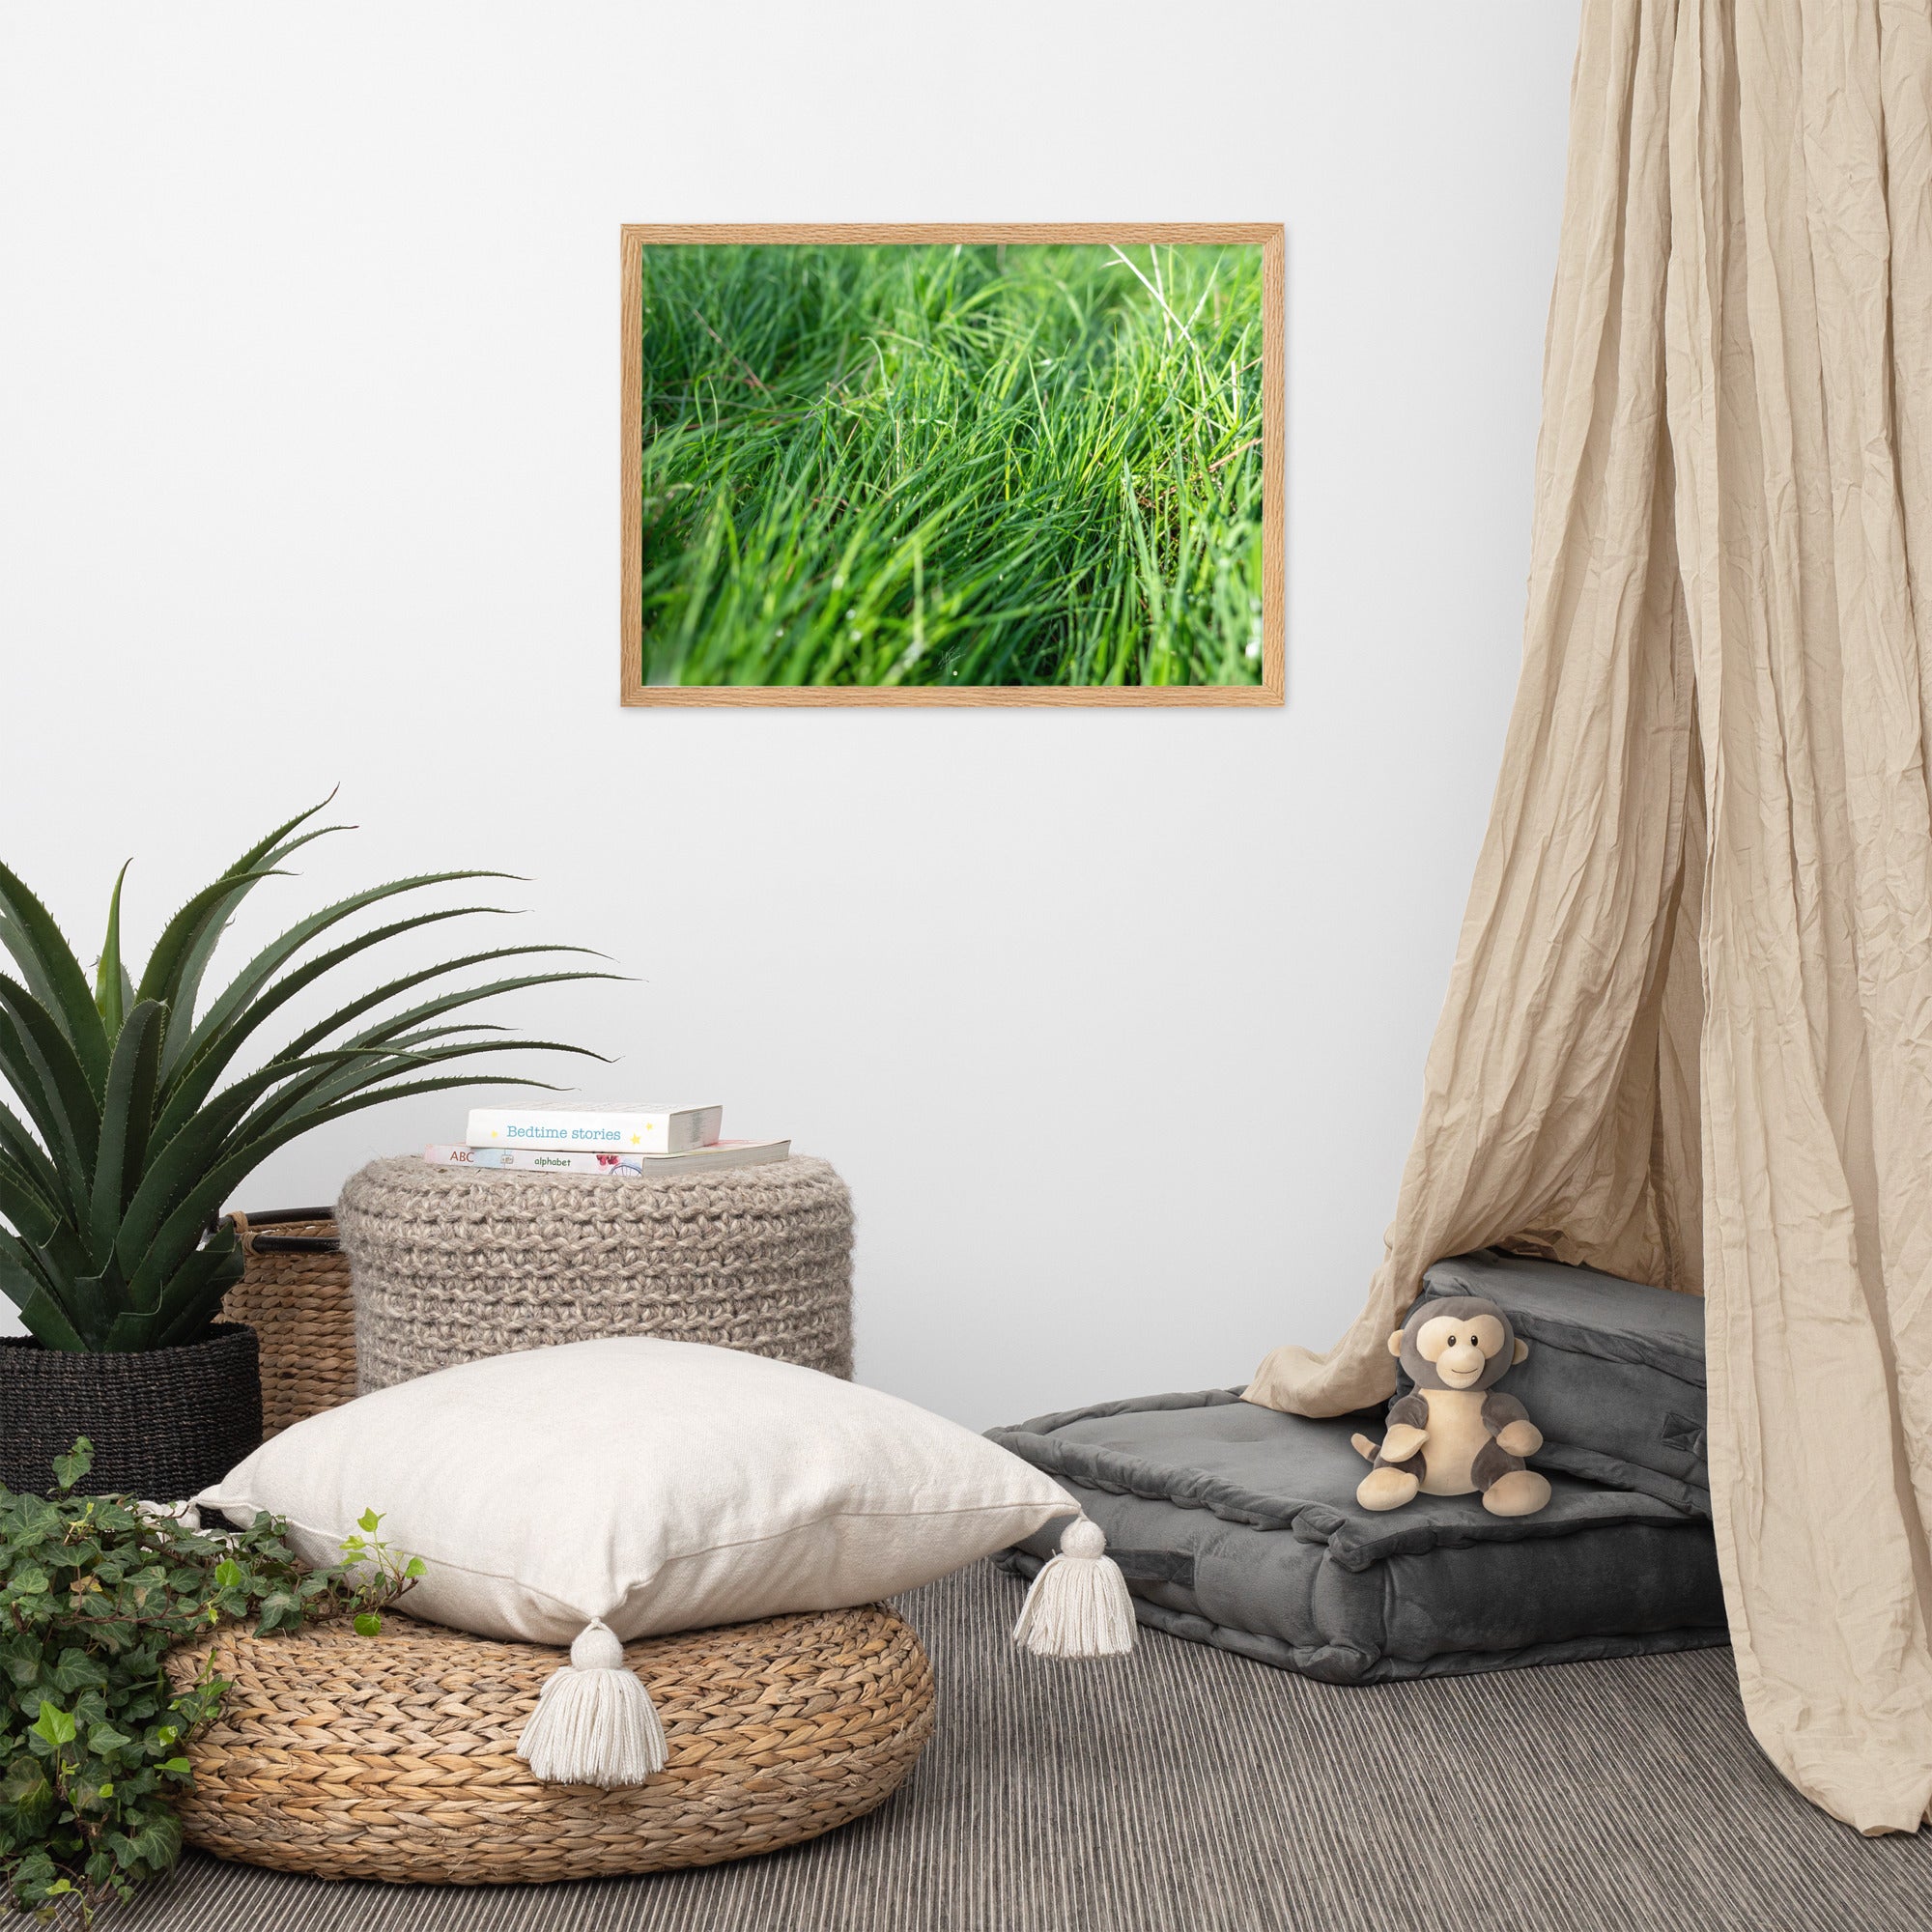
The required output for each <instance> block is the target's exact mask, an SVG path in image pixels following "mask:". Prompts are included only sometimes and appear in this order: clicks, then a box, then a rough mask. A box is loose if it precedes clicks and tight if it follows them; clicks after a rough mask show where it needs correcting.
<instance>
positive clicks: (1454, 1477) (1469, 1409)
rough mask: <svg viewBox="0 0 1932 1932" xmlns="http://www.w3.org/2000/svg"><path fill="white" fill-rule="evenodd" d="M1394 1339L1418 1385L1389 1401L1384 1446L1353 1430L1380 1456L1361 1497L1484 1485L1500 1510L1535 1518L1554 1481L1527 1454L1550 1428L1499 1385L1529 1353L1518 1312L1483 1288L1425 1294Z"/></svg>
mask: <svg viewBox="0 0 1932 1932" xmlns="http://www.w3.org/2000/svg"><path fill="white" fill-rule="evenodd" d="M1388 1346H1389V1353H1390V1354H1391V1355H1395V1356H1397V1357H1399V1358H1400V1360H1401V1362H1402V1366H1403V1371H1404V1373H1405V1374H1406V1376H1407V1377H1408V1378H1409V1380H1410V1381H1412V1382H1413V1383H1414V1384H1415V1388H1414V1392H1413V1393H1412V1394H1409V1395H1406V1396H1401V1397H1398V1398H1397V1400H1396V1401H1394V1402H1392V1403H1390V1404H1389V1408H1388V1421H1389V1428H1388V1434H1387V1435H1384V1436H1383V1437H1382V1440H1381V1444H1380V1446H1379V1448H1378V1446H1377V1445H1376V1444H1375V1443H1374V1442H1372V1441H1370V1440H1369V1438H1368V1437H1367V1436H1366V1435H1357V1436H1355V1437H1354V1438H1353V1440H1354V1444H1355V1447H1356V1448H1357V1449H1358V1450H1359V1451H1360V1452H1361V1453H1362V1454H1363V1455H1364V1456H1366V1457H1367V1458H1368V1459H1369V1460H1370V1462H1372V1463H1374V1464H1375V1467H1374V1468H1372V1469H1371V1470H1370V1471H1369V1473H1368V1474H1367V1475H1366V1476H1364V1477H1363V1478H1362V1481H1361V1487H1360V1488H1359V1489H1357V1490H1356V1492H1355V1500H1356V1501H1357V1502H1358V1503H1360V1504H1361V1506H1362V1507H1363V1508H1364V1509H1372V1510H1392V1509H1400V1508H1401V1507H1402V1506H1403V1504H1404V1503H1406V1502H1407V1501H1409V1500H1410V1499H1411V1498H1412V1497H1413V1496H1414V1495H1415V1494H1416V1493H1417V1492H1421V1493H1423V1494H1425V1495H1432V1496H1466V1495H1468V1494H1470V1493H1471V1492H1481V1494H1482V1498H1483V1507H1484V1508H1485V1509H1486V1510H1488V1511H1489V1512H1490V1513H1491V1515H1492V1516H1534V1515H1535V1514H1536V1512H1537V1511H1538V1510H1540V1509H1541V1508H1542V1507H1543V1506H1544V1504H1545V1503H1547V1502H1548V1500H1549V1484H1548V1481H1547V1480H1546V1479H1545V1478H1544V1477H1542V1476H1540V1475H1538V1474H1537V1472H1536V1471H1535V1470H1534V1469H1528V1468H1525V1467H1524V1466H1523V1458H1524V1457H1525V1456H1534V1455H1535V1454H1536V1452H1537V1451H1538V1450H1539V1449H1541V1448H1542V1447H1543V1432H1542V1430H1540V1429H1539V1428H1537V1426H1536V1424H1535V1423H1533V1422H1532V1421H1530V1419H1529V1412H1528V1410H1527V1409H1525V1408H1524V1407H1523V1406H1522V1404H1521V1403H1520V1402H1519V1401H1517V1399H1516V1397H1515V1396H1513V1395H1503V1394H1501V1393H1500V1392H1499V1391H1498V1390H1496V1388H1495V1387H1494V1384H1495V1383H1497V1382H1499V1381H1500V1380H1501V1379H1502V1378H1503V1377H1504V1376H1506V1375H1507V1374H1508V1373H1509V1371H1510V1370H1511V1369H1513V1368H1514V1367H1515V1366H1516V1365H1517V1363H1519V1362H1520V1361H1521V1360H1522V1359H1523V1358H1524V1357H1525V1356H1526V1355H1527V1354H1528V1353H1529V1344H1528V1343H1527V1342H1519V1341H1518V1340H1517V1338H1516V1330H1515V1329H1514V1328H1513V1327H1511V1325H1510V1319H1509V1317H1508V1316H1507V1315H1505V1314H1504V1313H1503V1312H1502V1310H1501V1309H1500V1308H1498V1307H1497V1306H1496V1304H1495V1303H1494V1302H1493V1301H1488V1300H1485V1299H1484V1298H1483V1297H1482V1296H1481V1295H1475V1294H1454V1295H1446V1296H1443V1297H1441V1298H1439V1299H1437V1300H1435V1301H1419V1302H1417V1303H1416V1305H1415V1306H1414V1307H1413V1308H1412V1309H1410V1310H1409V1314H1408V1320H1407V1321H1405V1322H1404V1323H1403V1325H1402V1326H1401V1327H1400V1328H1398V1329H1397V1330H1396V1331H1395V1333H1394V1334H1393V1335H1391V1336H1390V1337H1389V1345H1388Z"/></svg>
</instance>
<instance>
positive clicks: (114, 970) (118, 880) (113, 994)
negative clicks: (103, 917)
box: [94, 859, 134, 1041]
mask: <svg viewBox="0 0 1932 1932" xmlns="http://www.w3.org/2000/svg"><path fill="white" fill-rule="evenodd" d="M133 863H134V862H133V860H131V859H129V860H128V861H126V862H125V863H124V864H123V866H122V867H121V869H120V870H119V871H118V872H117V873H115V875H114V895H113V897H112V898H110V899H109V900H108V901H107V937H106V938H105V939H104V940H102V941H101V943H100V963H99V965H98V966H97V967H96V968H95V969H94V1007H95V1010H96V1011H97V1012H98V1013H99V1015H100V1024H101V1026H102V1027H103V1028H104V1029H105V1031H106V1034H107V1037H108V1039H109V1040H110V1041H111V1040H112V1039H113V1038H114V1037H115V1036H116V1035H117V1034H118V1033H120V1031H121V1021H122V1018H123V1016H124V1014H125V1012H126V1007H125V1005H124V994H125V989H126V986H127V981H128V974H127V969H126V968H125V967H124V966H123V965H122V964H121V887H122V883H123V881H124V880H126V878H127V876H128V867H129V866H131V865H132V864H133Z"/></svg>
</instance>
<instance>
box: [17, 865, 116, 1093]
mask: <svg viewBox="0 0 1932 1932" xmlns="http://www.w3.org/2000/svg"><path fill="white" fill-rule="evenodd" d="M0 946H4V947H5V948H6V949H7V951H8V952H11V953H12V954H13V955H14V961H15V963H16V964H17V965H18V966H19V968H20V974H21V977H22V978H23V979H24V980H26V982H27V984H28V985H29V986H30V987H32V988H33V990H34V993H35V994H36V995H37V996H38V998H39V999H40V1000H41V1001H42V1002H43V1005H44V1006H45V1008H46V1009H47V1011H48V1012H50V1013H51V1014H53V1015H54V1016H55V1018H56V1020H57V1022H58V1024H59V1026H60V1028H61V1031H62V1032H63V1033H64V1034H65V1035H66V1036H67V1041H68V1044H69V1045H70V1046H71V1048H72V1049H73V1052H74V1056H75V1058H76V1059H78V1060H79V1062H80V1064H81V1066H82V1068H83V1069H84V1071H85V1072H86V1074H87V1078H88V1081H89V1083H90V1084H91V1085H92V1086H93V1087H94V1089H95V1090H96V1092H97V1093H98V1092H99V1089H100V1088H101V1086H102V1085H103V1084H104V1083H105V1082H106V1079H107V1034H106V1031H105V1029H104V1028H103V1027H102V1026H101V1024H100V1015H99V1013H98V1012H97V1011H96V1010H95V1007H94V995H93V993H92V992H91V991H90V990H89V987H88V984H87V975H86V974H85V973H83V972H82V971H81V970H80V961H79V960H78V959H76V958H75V957H74V956H73V948H72V947H71V946H70V945H69V944H68V943H67V941H66V940H65V939H64V938H63V937H62V936H61V929H60V927H59V926H57V925H56V924H55V923H54V922H53V917H52V915H51V914H50V913H49V912H48V911H47V909H46V907H45V906H43V904H42V903H41V902H40V900H39V899H37V898H36V897H35V896H34V895H33V894H32V893H30V892H29V891H28V890H27V887H26V883H25V881H24V880H22V879H20V878H19V877H18V876H17V875H16V874H14V872H11V871H10V870H8V868H7V867H5V866H0Z"/></svg>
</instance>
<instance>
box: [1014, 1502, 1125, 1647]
mask: <svg viewBox="0 0 1932 1932" xmlns="http://www.w3.org/2000/svg"><path fill="white" fill-rule="evenodd" d="M1013 1641H1014V1642H1015V1643H1017V1644H1020V1645H1022V1646H1023V1647H1024V1648H1025V1649H1027V1650H1030V1651H1032V1652H1033V1654H1034V1655H1035V1656H1036V1657H1124V1656H1125V1655H1126V1654H1127V1652H1128V1651H1130V1650H1132V1649H1133V1647H1134V1600H1133V1598H1132V1597H1131V1596H1129V1595H1128V1593H1127V1579H1126V1578H1125V1577H1122V1575H1121V1566H1120V1565H1119V1564H1118V1563H1116V1562H1115V1561H1114V1559H1113V1558H1112V1557H1111V1556H1109V1555H1108V1554H1107V1539H1106V1537H1105V1536H1104V1535H1102V1533H1101V1530H1100V1525H1099V1524H1098V1523H1096V1522H1089V1521H1088V1520H1087V1519H1086V1518H1085V1517H1084V1516H1082V1517H1075V1518H1074V1520H1072V1521H1071V1522H1069V1523H1068V1524H1067V1525H1066V1527H1065V1529H1064V1530H1063V1531H1062V1532H1061V1536H1060V1554H1059V1555H1058V1556H1053V1557H1049V1558H1048V1559H1047V1563H1046V1567H1045V1568H1044V1569H1043V1570H1041V1571H1040V1573H1039V1575H1038V1576H1037V1577H1035V1578H1034V1579H1033V1588H1032V1589H1030V1590H1029V1591H1028V1592H1027V1593H1026V1602H1025V1603H1023V1604H1022V1605H1020V1620H1019V1622H1018V1623H1016V1624H1015V1625H1014V1626H1013Z"/></svg>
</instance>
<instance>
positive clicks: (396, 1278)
mask: <svg viewBox="0 0 1932 1932" xmlns="http://www.w3.org/2000/svg"><path fill="white" fill-rule="evenodd" d="M336 1219H337V1221H338V1223H339V1224H340V1227H341V1234H342V1246H343V1251H344V1252H345V1253H346V1254H347V1255H348V1257H349V1263H350V1268H351V1271H352V1273H353V1275H354V1278H355V1354H356V1369H357V1376H358V1378H359V1382H360V1386H361V1388H362V1391H363V1392H364V1393H365V1394H366V1393H367V1392H369V1391H370V1390H372V1389H379V1388H387V1387H388V1386H389V1385H390V1384H391V1383H394V1382H401V1381H408V1380H410V1379H411V1378H412V1377H415V1376H422V1375H428V1374H429V1373H430V1372H431V1371H432V1370H435V1369H446V1368H449V1367H451V1366H452V1365H453V1364H455V1363H458V1362H469V1361H475V1360H477V1359H478V1358H479V1357H482V1356H486V1355H501V1354H507V1353H509V1352H510V1351H511V1350H518V1349H538V1348H547V1347H550V1346H552V1345H554V1344H555V1343H559V1342H584V1341H592V1340H596V1339H598V1338H601V1337H603V1336H607V1335H657V1336H663V1337H665V1338H667V1339H668V1340H671V1341H676V1342H709V1343H712V1344H715V1345H716V1346H718V1347H720V1348H725V1349H743V1350H748V1351H749V1352H750V1353H752V1354H754V1355H770V1356H773V1357H776V1358H777V1359H778V1360H780V1361H785V1362H798V1363H801V1364H803V1365H804V1366H805V1367H806V1368H810V1369H822V1370H824V1371H825V1372H826V1373H828V1374H830V1375H835V1376H850V1375H851V1373H852V1200H851V1196H850V1195H849V1194H847V1192H846V1191H845V1183H844V1182H843V1181H842V1180H840V1179H839V1178H838V1174H837V1173H836V1172H835V1171H834V1170H833V1167H832V1164H831V1163H830V1162H829V1161H823V1160H812V1159H809V1158H806V1157H803V1156H799V1157H794V1158H792V1159H790V1160H780V1161H770V1162H767V1163H766V1164H764V1165H762V1166H758V1167H732V1168H723V1169H714V1170H712V1171H711V1172H708V1173H696V1174H681V1175H668V1176H665V1177H664V1178H662V1179H659V1178H658V1177H656V1176H643V1177H636V1178H634V1177H632V1176H630V1175H601V1174H599V1175H573V1174H527V1173H517V1172H505V1171H504V1170H502V1169H488V1168H468V1167H438V1166H433V1165H431V1164H430V1163H428V1162H426V1161H422V1160H418V1159H414V1158H400V1159H392V1160H378V1161H372V1162H371V1163H370V1164H369V1165H368V1166H367V1167H365V1168H363V1169H362V1170H361V1171H360V1172H359V1173H357V1174H354V1175H352V1176H351V1177H350V1179H349V1180H348V1182H347V1183H346V1185H345V1186H344V1187H343V1190H342V1199H341V1201H340V1202H339V1203H338V1204H337V1207H336Z"/></svg>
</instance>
